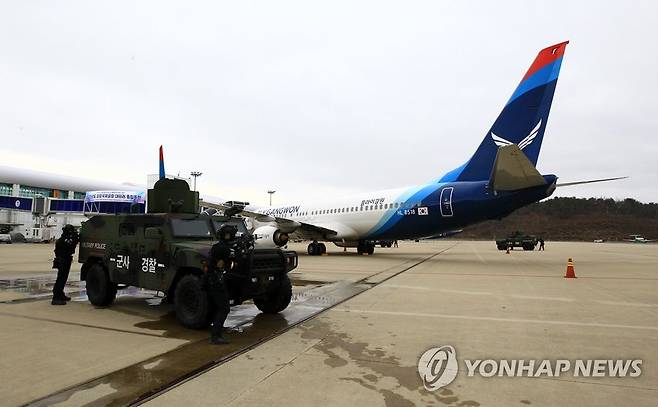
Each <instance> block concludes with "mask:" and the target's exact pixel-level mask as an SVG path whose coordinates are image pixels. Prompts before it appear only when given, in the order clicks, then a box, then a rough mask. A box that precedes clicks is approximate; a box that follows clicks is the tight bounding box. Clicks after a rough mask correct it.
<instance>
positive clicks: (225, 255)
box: [206, 224, 237, 345]
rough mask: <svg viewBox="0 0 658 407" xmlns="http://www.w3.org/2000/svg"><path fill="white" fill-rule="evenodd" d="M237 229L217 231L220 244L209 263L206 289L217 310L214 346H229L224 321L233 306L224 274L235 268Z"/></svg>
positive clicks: (213, 334)
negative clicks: (234, 251)
mask: <svg viewBox="0 0 658 407" xmlns="http://www.w3.org/2000/svg"><path fill="white" fill-rule="evenodd" d="M236 232H237V228H236V227H235V226H233V225H227V224H225V225H222V226H221V227H220V228H219V230H217V238H218V242H217V243H215V245H213V247H212V248H211V249H210V258H209V261H208V263H209V264H208V272H207V274H206V289H207V291H208V299H209V300H210V303H211V305H212V308H213V309H214V310H215V317H214V319H213V323H212V326H211V327H210V343H212V344H213V345H221V344H227V343H228V341H227V340H226V339H225V338H224V336H223V335H222V329H223V328H224V321H226V317H227V316H228V313H229V311H230V310H231V306H230V304H229V298H228V292H227V291H226V284H225V282H224V273H225V272H227V271H229V270H231V268H232V267H233V258H234V257H235V253H233V250H232V248H233V245H234V243H235V234H236Z"/></svg>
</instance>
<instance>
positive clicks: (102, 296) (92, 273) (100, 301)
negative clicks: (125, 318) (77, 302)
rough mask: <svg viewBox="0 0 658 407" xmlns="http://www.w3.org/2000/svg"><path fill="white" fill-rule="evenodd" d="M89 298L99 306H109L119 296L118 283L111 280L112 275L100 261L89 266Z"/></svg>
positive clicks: (87, 281)
mask: <svg viewBox="0 0 658 407" xmlns="http://www.w3.org/2000/svg"><path fill="white" fill-rule="evenodd" d="M85 280H86V287H87V298H89V302H90V303H92V304H93V305H96V306H98V307H107V306H108V305H110V304H112V303H113V302H114V299H115V298H116V296H117V285H116V284H115V283H113V282H112V281H110V276H109V274H108V273H107V270H105V267H103V266H102V265H101V264H99V263H94V264H92V265H91V266H89V269H88V270H87V275H86V279H85Z"/></svg>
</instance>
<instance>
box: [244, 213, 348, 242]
mask: <svg viewBox="0 0 658 407" xmlns="http://www.w3.org/2000/svg"><path fill="white" fill-rule="evenodd" d="M239 214H240V215H243V216H247V217H249V218H252V219H254V220H256V221H258V222H263V223H267V222H273V223H276V224H277V225H278V227H279V229H280V230H281V231H282V232H286V233H289V234H290V238H291V239H300V240H313V239H329V238H330V237H332V236H336V234H337V233H338V232H336V231H335V230H332V229H329V228H325V227H322V226H317V225H311V224H310V223H306V222H298V221H296V220H292V219H287V218H281V217H279V216H272V215H265V214H262V213H258V212H255V211H250V210H246V209H243V210H241V211H240V212H239Z"/></svg>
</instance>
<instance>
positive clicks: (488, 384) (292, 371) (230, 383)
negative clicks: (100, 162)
mask: <svg viewBox="0 0 658 407" xmlns="http://www.w3.org/2000/svg"><path fill="white" fill-rule="evenodd" d="M15 246H16V247H19V245H15ZM21 246H23V248H21V249H20V250H28V251H29V250H41V251H43V250H44V249H43V248H41V246H37V245H21ZM30 246H31V247H32V249H24V248H27V247H30ZM294 246H295V247H294V249H296V250H298V252H299V253H300V267H299V268H298V270H296V271H295V272H294V273H293V276H292V277H293V279H294V280H296V281H297V284H298V286H297V287H296V288H295V291H296V292H297V293H298V294H300V295H299V298H302V297H303V296H304V295H303V293H304V292H308V293H315V294H312V295H313V296H314V297H313V298H314V299H315V301H316V302H314V304H315V305H314V306H319V305H318V304H320V305H321V303H322V301H323V298H324V296H325V295H326V294H318V293H320V291H314V290H323V289H324V290H326V288H325V287H330V286H331V285H328V284H330V283H332V282H340V284H343V285H346V286H351V287H363V288H362V289H358V290H356V289H355V290H354V292H353V293H352V294H350V296H347V297H345V298H346V300H345V301H344V302H340V303H336V302H335V301H334V302H332V301H330V300H327V305H326V307H325V310H324V311H323V312H322V313H320V314H319V315H317V316H315V317H312V318H311V319H309V320H306V321H305V322H302V323H301V324H298V325H291V327H290V328H288V329H283V330H282V331H280V333H277V335H274V336H272V337H271V338H270V339H268V340H264V341H262V342H261V343H260V344H259V345H258V346H254V347H252V348H250V349H249V350H248V351H246V352H242V353H238V354H235V356H234V357H232V358H230V359H227V361H225V362H223V363H221V364H219V365H218V366H217V367H215V368H213V369H210V370H208V371H206V372H205V373H203V374H199V375H194V376H193V377H191V378H190V379H188V380H185V381H183V382H181V383H178V384H177V385H176V386H174V387H171V388H169V387H167V386H165V387H164V388H163V389H164V391H161V392H160V393H158V394H157V397H155V398H152V399H150V401H148V402H147V404H149V405H181V404H185V405H188V406H193V405H231V406H247V405H249V406H253V405H273V406H297V405H299V406H305V405H346V404H348V403H349V404H354V405H367V406H370V405H372V406H379V405H387V406H412V405H449V406H458V405H466V406H478V405H483V406H484V405H493V406H510V405H520V406H527V405H531V406H555V405H586V406H589V405H592V406H594V405H596V406H608V405H610V406H613V405H614V406H616V405H636V406H655V405H656V404H657V403H658V367H657V366H658V245H650V244H648V245H639V244H613V243H610V244H608V243H605V244H590V243H553V242H548V243H547V249H548V250H547V251H546V252H524V251H513V252H512V253H510V254H509V255H508V254H505V253H504V252H499V251H498V250H496V248H495V244H494V243H493V242H468V241H435V242H421V243H411V242H401V244H400V248H398V249H380V248H377V250H376V252H375V255H374V256H357V255H356V254H355V253H353V252H347V253H345V252H343V251H342V249H340V248H336V247H332V246H328V248H329V255H328V256H321V257H309V256H306V255H303V253H304V252H305V245H294ZM37 247H38V249H37ZM43 247H45V245H44V246H43ZM7 248H9V249H7ZM4 250H15V249H13V248H12V246H1V247H0V279H2V278H4V277H3V276H13V277H15V276H16V275H17V274H20V275H21V276H22V277H23V278H26V279H29V278H30V276H40V275H43V274H45V273H47V272H48V268H49V267H45V269H44V270H41V269H40V266H38V264H36V263H34V264H33V265H32V266H29V267H27V266H26V267H25V268H24V269H20V270H16V269H15V268H16V261H15V260H14V261H11V262H7V263H4V259H6V258H7V259H14V258H15V257H13V255H9V256H7V257H5V256H3V255H4V254H5V253H8V252H6V251H4ZM51 250H52V248H51ZM40 253H41V252H40ZM38 256H43V253H42V254H40V255H37V254H34V258H35V259H36V258H38ZM569 257H572V258H573V259H574V264H575V271H576V275H577V277H578V278H577V279H565V278H563V276H564V273H565V269H566V260H567V258H569ZM9 263H11V264H9ZM19 263H20V262H19ZM47 266H49V265H47ZM19 268H20V267H19ZM27 269H30V270H31V271H30V270H27ZM21 270H22V271H21ZM335 284H338V283H335ZM45 286H46V287H48V284H47V283H46V284H45ZM82 288H84V287H82ZM71 289H74V290H75V289H79V287H76V286H75V285H74V286H72V287H71ZM3 291H4V292H5V294H7V293H10V292H12V290H0V292H3ZM327 292H328V291H327ZM126 294H130V295H125V296H123V297H121V298H119V299H118V300H117V304H116V306H113V307H110V308H107V309H95V308H94V307H92V306H91V305H89V304H88V303H87V302H85V301H84V298H83V297H80V300H79V301H74V303H72V304H69V305H67V306H64V307H52V306H50V305H49V303H48V301H46V300H38V299H37V300H34V301H32V300H29V298H30V295H32V294H29V292H23V293H21V297H20V298H19V299H18V301H15V302H11V301H10V302H7V303H2V304H0V324H2V325H0V326H2V327H3V329H2V331H1V332H0V343H2V344H3V346H2V355H1V356H0V392H2V394H3V404H7V405H17V404H23V403H28V402H30V401H33V400H35V399H39V398H42V397H45V396H48V395H50V394H54V393H57V392H58V391H61V390H63V389H65V388H75V386H76V385H79V384H80V383H84V382H88V381H90V380H93V379H94V378H103V377H109V376H107V375H110V374H111V373H112V372H116V371H117V370H119V369H122V368H126V367H129V366H131V365H133V364H136V363H140V362H144V361H147V360H156V361H157V360H158V358H159V357H160V356H159V355H163V354H166V352H172V351H173V352H177V351H178V350H179V349H181V348H184V347H185V346H189V344H195V343H201V342H199V341H201V340H202V339H204V338H205V336H206V333H205V332H202V331H201V332H199V331H190V330H185V329H183V328H181V327H179V326H178V325H177V324H176V322H175V321H173V320H171V315H170V313H171V310H170V309H168V308H166V307H165V306H161V305H149V304H150V303H149V302H148V301H147V300H149V298H150V297H151V294H150V293H145V292H141V291H133V292H132V293H126ZM309 295H311V294H309ZM351 295H354V296H353V297H351ZM327 297H330V295H327ZM298 300H299V299H298ZM0 301H2V298H0ZM151 303H153V302H152V300H151ZM293 305H294V304H293ZM242 307H245V309H248V307H250V306H249V305H244V306H242ZM302 308H303V304H299V305H298V306H297V308H291V310H292V309H302ZM168 315H169V316H168ZM254 315H255V314H254ZM284 316H285V314H284ZM231 335H232V336H233V339H234V340H235V341H237V342H239V341H240V340H242V336H244V337H247V336H248V335H249V333H248V330H245V331H244V332H240V331H236V332H234V333H232V334H231ZM241 335H242V336H241ZM442 345H451V346H453V347H454V348H455V349H456V352H457V359H458V367H459V373H458V375H457V377H456V379H455V380H454V381H453V382H452V383H451V384H449V385H447V386H446V387H444V388H442V389H439V390H437V391H433V392H431V391H427V390H425V389H424V388H423V382H422V381H421V378H420V376H419V374H418V371H417V364H418V359H419V357H420V355H422V354H423V352H425V350H427V349H429V348H432V347H439V346H442ZM195 346H197V347H198V346H201V345H195ZM208 346H209V345H208ZM154 358H155V359H154ZM467 359H468V360H476V359H493V360H496V361H498V360H502V359H510V360H519V359H522V360H536V361H541V360H543V359H549V360H551V361H555V360H557V359H567V360H571V361H575V360H577V359H585V360H587V359H606V360H607V359H613V360H617V359H623V360H625V359H641V360H642V361H643V362H642V365H641V368H642V372H641V375H640V376H639V377H574V376H573V375H572V374H571V373H569V374H563V375H561V376H560V377H547V376H546V375H544V376H541V377H497V376H494V377H482V376H480V375H478V374H476V375H475V376H473V377H469V376H468V375H467V369H466V367H465V363H464V360H467ZM156 364H157V363H156ZM152 371H153V372H156V373H157V369H153V370H152ZM140 374H142V375H144V374H148V370H147V371H144V370H142V371H141V373H140ZM153 374H155V373H153ZM142 377H143V376H142ZM134 380H136V381H139V376H137V378H136V379H134ZM144 381H145V382H146V381H147V380H146V379H144ZM99 383H100V384H98V383H97V385H94V386H93V388H91V389H87V391H74V392H72V393H70V394H68V395H67V397H66V398H61V399H60V404H61V405H84V404H90V405H101V404H111V401H112V400H113V395H116V394H118V393H119V391H120V390H119V389H117V386H116V383H113V382H112V381H106V382H103V381H102V380H101V381H100V382H99ZM123 385H124V386H126V385H127V384H126V383H123ZM161 390H162V389H161ZM51 400H56V399H51ZM117 400H118V399H117ZM108 401H109V403H108ZM118 404H121V403H118Z"/></svg>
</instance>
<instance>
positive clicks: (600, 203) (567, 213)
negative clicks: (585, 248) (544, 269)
mask: <svg viewBox="0 0 658 407" xmlns="http://www.w3.org/2000/svg"><path fill="white" fill-rule="evenodd" d="M517 230H519V231H523V232H525V233H527V234H532V235H537V236H542V237H543V238H544V239H546V240H583V241H593V240H594V239H604V240H606V241H620V240H623V239H625V238H628V235H630V234H639V235H642V236H644V237H645V238H647V239H658V204H657V203H648V204H645V203H642V202H639V201H636V200H635V199H631V198H627V199H625V200H623V201H615V200H613V199H597V198H589V199H580V198H560V197H559V198H553V199H549V200H546V201H542V202H538V203H535V204H532V205H530V206H527V207H525V208H521V209H519V210H518V211H516V212H514V213H512V214H511V215H510V216H508V217H506V218H504V219H503V220H500V221H497V220H496V221H487V222H484V223H480V224H477V225H473V226H469V227H467V228H465V229H464V231H463V232H462V233H461V234H459V235H457V236H456V238H465V239H495V238H502V237H504V236H507V235H508V234H510V233H512V232H514V231H517Z"/></svg>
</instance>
